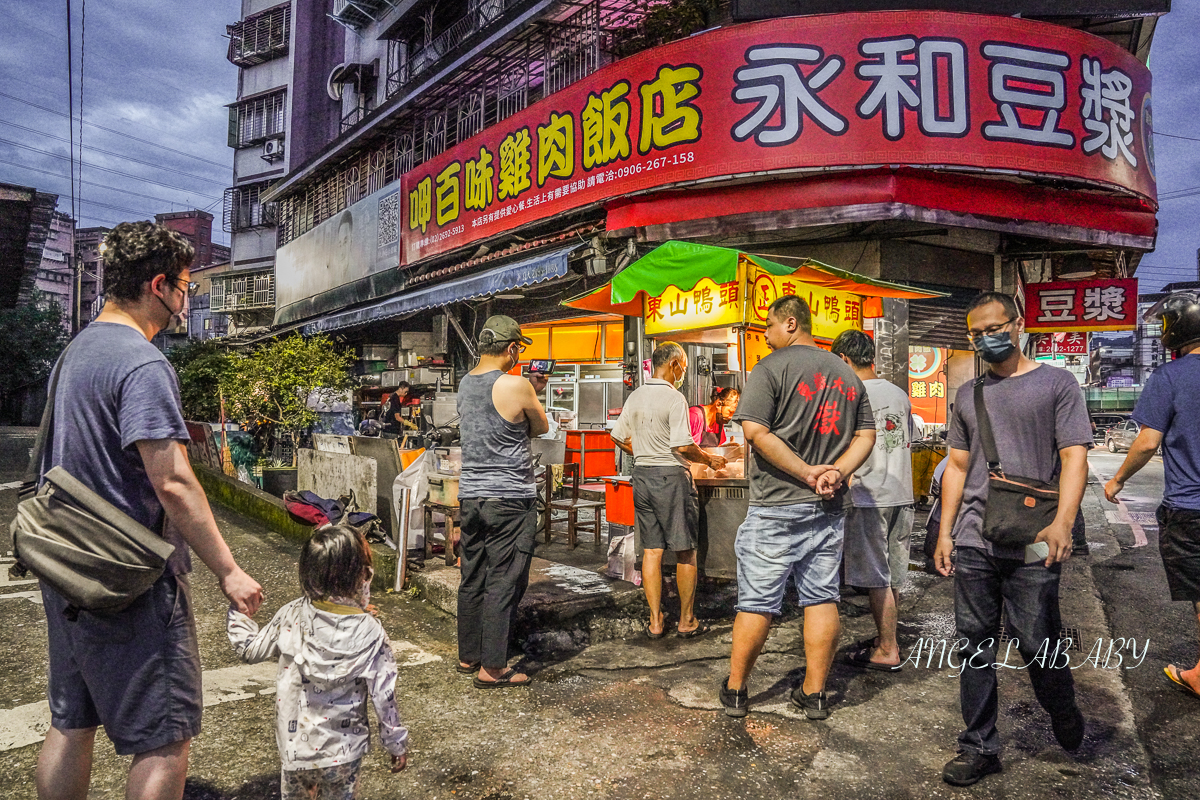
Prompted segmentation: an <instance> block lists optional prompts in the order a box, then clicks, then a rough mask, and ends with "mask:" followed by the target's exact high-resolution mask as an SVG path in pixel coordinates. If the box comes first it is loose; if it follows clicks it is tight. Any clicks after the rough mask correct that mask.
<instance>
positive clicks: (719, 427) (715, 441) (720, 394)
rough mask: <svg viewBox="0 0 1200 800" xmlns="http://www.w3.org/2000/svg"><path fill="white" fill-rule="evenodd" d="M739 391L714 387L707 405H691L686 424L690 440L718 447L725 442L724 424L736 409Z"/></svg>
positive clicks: (699, 444) (739, 395) (729, 419)
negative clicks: (690, 436) (690, 433)
mask: <svg viewBox="0 0 1200 800" xmlns="http://www.w3.org/2000/svg"><path fill="white" fill-rule="evenodd" d="M739 399H741V393H740V392H739V391H738V390H737V389H735V388H733V387H726V388H723V389H720V388H719V389H714V390H713V397H712V401H711V402H709V403H708V405H703V406H692V407H691V408H689V409H688V425H689V427H690V428H691V432H692V440H693V441H694V442H695V443H696V444H697V445H698V446H700V447H720V446H721V445H723V444H725V441H726V438H727V437H726V434H725V426H726V425H728V424H729V422H730V421H731V420H732V419H733V412H734V411H737V405H738V400H739Z"/></svg>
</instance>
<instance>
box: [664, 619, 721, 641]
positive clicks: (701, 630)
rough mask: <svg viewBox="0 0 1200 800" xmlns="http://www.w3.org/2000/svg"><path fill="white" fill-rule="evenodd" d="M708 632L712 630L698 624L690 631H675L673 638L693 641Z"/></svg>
mask: <svg viewBox="0 0 1200 800" xmlns="http://www.w3.org/2000/svg"><path fill="white" fill-rule="evenodd" d="M710 630H712V629H711V628H709V627H708V626H707V625H705V624H704V623H700V624H699V625H697V626H696V627H694V628H692V629H691V630H690V631H679V630H677V631H675V636H676V637H677V638H679V639H694V638H696V637H697V636H703V635H704V634H706V633H708V632H709V631H710ZM664 632H665V631H664Z"/></svg>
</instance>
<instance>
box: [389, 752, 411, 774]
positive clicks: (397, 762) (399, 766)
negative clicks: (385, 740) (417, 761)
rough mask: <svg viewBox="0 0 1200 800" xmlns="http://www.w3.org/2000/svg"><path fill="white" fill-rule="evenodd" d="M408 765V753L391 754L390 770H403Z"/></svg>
mask: <svg viewBox="0 0 1200 800" xmlns="http://www.w3.org/2000/svg"><path fill="white" fill-rule="evenodd" d="M407 766H408V754H407V753H405V754H404V755H401V756H392V772H403V771H404V768H405V767H407Z"/></svg>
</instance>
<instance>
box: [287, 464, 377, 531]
mask: <svg viewBox="0 0 1200 800" xmlns="http://www.w3.org/2000/svg"><path fill="white" fill-rule="evenodd" d="M296 467H297V473H296V488H297V489H299V490H300V491H310V492H314V493H316V494H318V495H320V496H321V497H328V498H331V499H332V498H338V497H341V496H342V495H346V494H349V493H350V492H354V498H355V500H357V501H358V507H359V510H361V511H369V512H370V513H372V514H377V515H379V516H381V517H382V516H384V515H385V514H388V515H389V516H390V514H389V512H388V511H387V508H386V507H385V510H384V514H380V513H379V511H378V510H377V509H378V508H379V504H378V500H377V495H378V494H379V492H378V490H377V489H376V483H375V480H376V471H377V468H376V465H375V459H373V458H364V457H362V456H352V455H346V454H344V453H323V452H320V451H318V450H308V449H306V448H301V449H300V450H297V451H296ZM388 489H389V492H390V489H391V484H388ZM389 505H390V504H389Z"/></svg>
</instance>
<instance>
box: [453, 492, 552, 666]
mask: <svg viewBox="0 0 1200 800" xmlns="http://www.w3.org/2000/svg"><path fill="white" fill-rule="evenodd" d="M459 505H460V513H461V525H462V582H461V583H460V584H459V586H458V657H459V659H460V660H462V661H464V662H465V663H467V664H475V663H477V662H478V663H482V664H483V666H485V667H487V668H488V669H491V670H496V669H502V668H503V667H504V666H505V665H507V664H508V642H509V637H510V636H511V634H512V628H513V622H514V621H515V620H516V616H517V606H518V605H519V604H520V602H521V598H522V597H523V596H524V595H525V589H526V588H528V586H529V564H530V561H532V559H533V544H534V539H535V537H536V536H537V499H536V498H533V497H529V498H495V497H492V498H484V499H464V500H462V501H460V503H459Z"/></svg>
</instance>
